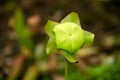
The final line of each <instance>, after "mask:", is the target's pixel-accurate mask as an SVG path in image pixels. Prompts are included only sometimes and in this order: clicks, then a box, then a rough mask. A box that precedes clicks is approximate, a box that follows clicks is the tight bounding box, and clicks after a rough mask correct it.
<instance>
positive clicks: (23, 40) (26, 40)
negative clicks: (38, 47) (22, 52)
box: [14, 9, 33, 52]
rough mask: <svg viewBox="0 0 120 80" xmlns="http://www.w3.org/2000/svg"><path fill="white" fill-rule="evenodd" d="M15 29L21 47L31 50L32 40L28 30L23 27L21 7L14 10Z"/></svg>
mask: <svg viewBox="0 0 120 80" xmlns="http://www.w3.org/2000/svg"><path fill="white" fill-rule="evenodd" d="M14 18H15V28H14V29H15V31H16V34H17V38H18V40H19V43H20V47H21V49H23V48H27V49H29V50H30V52H33V42H32V39H31V34H30V32H29V30H28V29H27V28H26V27H25V26H26V25H25V23H24V22H25V21H24V15H23V12H22V10H21V9H17V10H16V11H15V15H14Z"/></svg>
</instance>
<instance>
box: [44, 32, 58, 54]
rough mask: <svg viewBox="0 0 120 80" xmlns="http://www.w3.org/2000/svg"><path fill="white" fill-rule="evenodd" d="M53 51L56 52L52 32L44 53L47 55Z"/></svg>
mask: <svg viewBox="0 0 120 80" xmlns="http://www.w3.org/2000/svg"><path fill="white" fill-rule="evenodd" d="M55 50H56V44H55V34H54V33H53V32H52V33H51V37H50V39H49V41H48V43H47V47H46V52H47V54H50V53H52V52H53V51H55Z"/></svg>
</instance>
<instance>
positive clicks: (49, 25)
mask: <svg viewBox="0 0 120 80" xmlns="http://www.w3.org/2000/svg"><path fill="white" fill-rule="evenodd" d="M57 24H59V23H57V22H54V21H50V20H48V22H47V24H46V25H45V31H46V32H47V34H48V35H49V36H50V35H51V32H52V30H53V29H54V28H55V26H56V25H57Z"/></svg>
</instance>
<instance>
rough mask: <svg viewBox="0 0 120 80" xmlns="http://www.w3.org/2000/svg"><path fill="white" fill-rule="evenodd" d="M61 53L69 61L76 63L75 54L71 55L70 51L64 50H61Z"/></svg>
mask: <svg viewBox="0 0 120 80" xmlns="http://www.w3.org/2000/svg"><path fill="white" fill-rule="evenodd" d="M61 54H62V55H63V56H64V57H65V58H66V59H67V60H68V61H69V62H71V63H76V62H77V60H76V59H75V56H74V55H71V54H70V53H68V52H66V51H64V50H61Z"/></svg>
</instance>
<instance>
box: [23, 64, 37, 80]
mask: <svg viewBox="0 0 120 80" xmlns="http://www.w3.org/2000/svg"><path fill="white" fill-rule="evenodd" d="M38 74H39V70H37V67H36V66H30V67H29V68H28V70H27V72H26V74H25V76H24V78H23V80H36V78H37V76H38Z"/></svg>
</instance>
